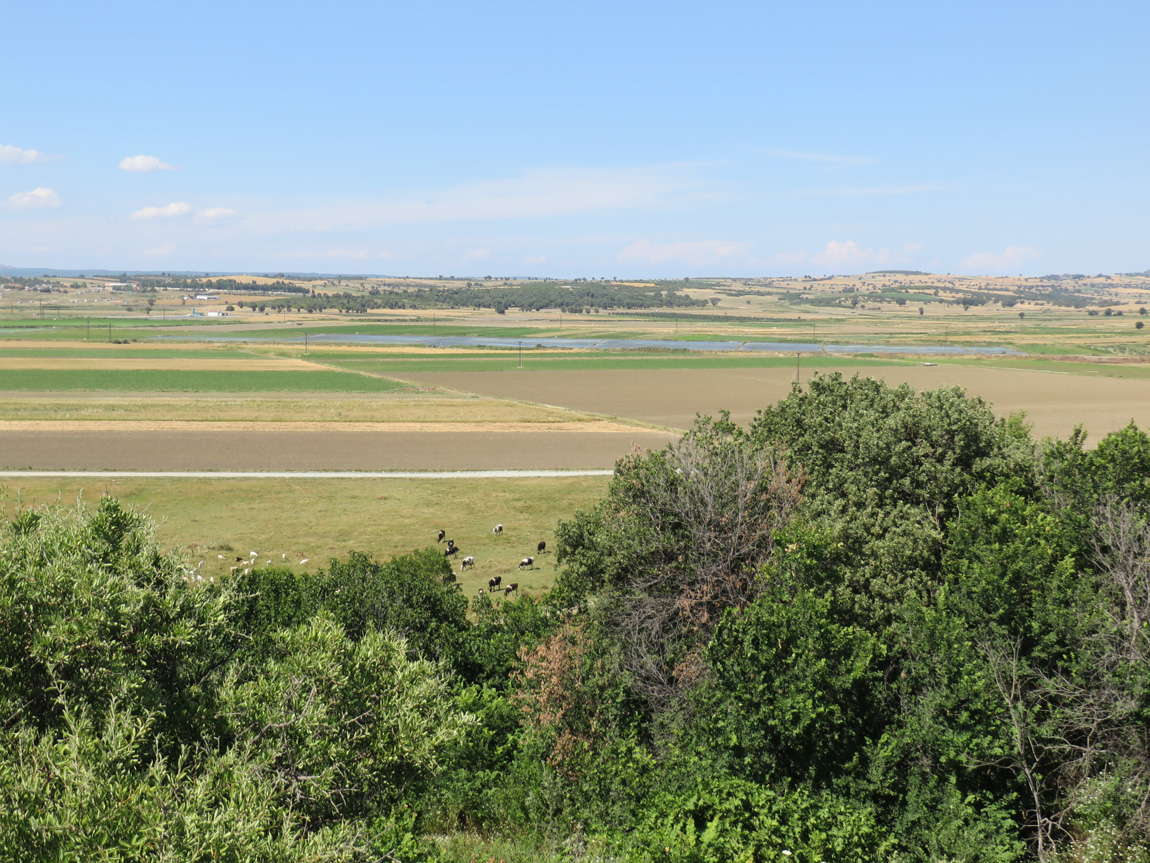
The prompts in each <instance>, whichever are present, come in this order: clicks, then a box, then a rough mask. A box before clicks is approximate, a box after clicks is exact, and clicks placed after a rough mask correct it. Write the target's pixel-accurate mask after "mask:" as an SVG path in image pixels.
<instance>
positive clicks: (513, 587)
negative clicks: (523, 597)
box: [503, 581, 519, 597]
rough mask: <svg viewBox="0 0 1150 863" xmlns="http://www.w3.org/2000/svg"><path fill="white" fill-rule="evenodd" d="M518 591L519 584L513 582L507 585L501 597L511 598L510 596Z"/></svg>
mask: <svg viewBox="0 0 1150 863" xmlns="http://www.w3.org/2000/svg"><path fill="white" fill-rule="evenodd" d="M518 590H519V582H518V581H513V582H511V584H509V585H507V589H506V590H504V591H503V595H504V596H505V597H506V596H511V594H513V593H515V592H516V591H518Z"/></svg>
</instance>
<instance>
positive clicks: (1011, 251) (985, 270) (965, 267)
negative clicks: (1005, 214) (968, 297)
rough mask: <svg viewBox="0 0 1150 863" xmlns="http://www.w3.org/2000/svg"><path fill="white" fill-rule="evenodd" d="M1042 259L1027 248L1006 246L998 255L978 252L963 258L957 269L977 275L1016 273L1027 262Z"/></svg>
mask: <svg viewBox="0 0 1150 863" xmlns="http://www.w3.org/2000/svg"><path fill="white" fill-rule="evenodd" d="M1041 257H1042V252H1040V251H1038V249H1032V248H1030V247H1029V246H1007V247H1006V249H1005V250H1004V251H1003V252H1002V254H1000V255H996V254H994V253H993V252H979V253H978V254H977V255H971V256H970V257H968V258H963V259H962V260H961V261H959V263H958V269H959V270H960V271H962V272H965V273H976V274H978V275H997V274H1003V273H1005V272H1006V271H1007V270H1011V271H1017V270H1019V269H1021V268H1022V266H1023V265H1024V264H1026V263H1028V262H1029V261H1035V260H1037V259H1038V258H1041Z"/></svg>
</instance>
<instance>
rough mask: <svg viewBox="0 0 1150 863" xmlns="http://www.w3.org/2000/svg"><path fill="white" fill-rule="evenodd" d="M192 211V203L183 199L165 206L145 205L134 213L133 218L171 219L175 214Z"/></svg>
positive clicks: (180, 214) (184, 214)
mask: <svg viewBox="0 0 1150 863" xmlns="http://www.w3.org/2000/svg"><path fill="white" fill-rule="evenodd" d="M191 211H192V205H191V204H188V203H185V202H183V201H173V202H172V203H170V204H167V205H165V206H163V207H144V208H143V209H141V210H136V212H134V213H132V218H133V219H137V220H138V219H170V218H173V217H175V216H186V215H187V214H188V213H190V212H191Z"/></svg>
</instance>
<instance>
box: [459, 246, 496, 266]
mask: <svg viewBox="0 0 1150 863" xmlns="http://www.w3.org/2000/svg"><path fill="white" fill-rule="evenodd" d="M490 257H491V249H468V250H467V251H466V252H464V253H463V263H465V264H470V263H471V262H472V261H485V260H487V259H488V258H490Z"/></svg>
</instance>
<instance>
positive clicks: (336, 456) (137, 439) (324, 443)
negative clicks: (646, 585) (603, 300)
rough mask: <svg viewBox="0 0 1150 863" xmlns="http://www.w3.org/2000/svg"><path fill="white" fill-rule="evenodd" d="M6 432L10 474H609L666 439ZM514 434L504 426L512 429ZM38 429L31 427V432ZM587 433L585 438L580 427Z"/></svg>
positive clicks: (603, 427)
mask: <svg viewBox="0 0 1150 863" xmlns="http://www.w3.org/2000/svg"><path fill="white" fill-rule="evenodd" d="M211 425H212V427H210V428H205V427H202V426H199V425H198V424H195V423H174V424H172V426H171V427H164V426H163V424H156V423H139V424H132V423H107V424H104V423H75V424H66V425H65V424H57V425H56V427H51V426H49V427H47V428H45V427H43V424H39V423H37V424H30V423H6V424H5V425H4V427H2V428H0V468H7V469H11V470H18V469H24V468H31V469H37V470H219V471H230V470H266V471H273V470H274V471H285V470H288V471H306V470H511V469H516V468H519V469H548V468H552V469H575V468H610V467H612V466H613V465H614V463H615V460H616V459H618V458H619V457H621V456H623V455H625V454H627V453H628V452H629V451H630V450H631V449H632V448H633V447H636V446H638V447H644V448H651V449H658V448H660V447H662V446H664V445H665V444H666V443H667V442H668V441H670V440H671V439H672V438H673V437H674V436H673V435H671V434H668V433H665V432H659V431H648V430H645V429H638V428H628V427H622V426H609V425H608V424H599V423H590V424H584V423H572V424H557V425H556V426H554V427H550V428H549V427H548V426H546V425H543V426H541V425H540V424H530V425H518V424H490V425H476V426H472V427H464V429H463V430H460V429H457V428H455V427H451V428H450V430H437V429H436V428H435V427H434V426H427V427H422V428H419V427H416V428H413V429H408V430H397V429H395V428H390V427H383V426H381V427H377V428H374V429H373V430H370V431H364V430H363V429H362V428H360V427H359V426H358V425H355V426H352V425H341V424H331V425H327V426H324V425H322V424H315V425H314V426H312V427H310V428H291V427H285V426H284V425H283V424H275V425H272V424H262V423H259V424H257V423H250V424H244V425H243V426H235V425H233V424H229V423H220V424H211ZM513 425H514V427H510V426H513ZM35 426H39V427H35ZM588 427H590V428H593V429H594V430H592V431H586V430H584V429H586V428H588Z"/></svg>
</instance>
